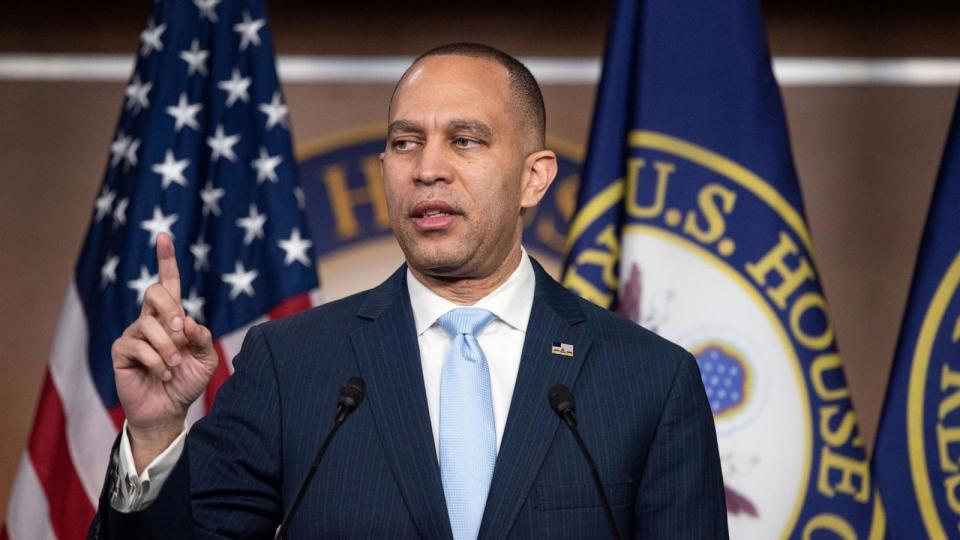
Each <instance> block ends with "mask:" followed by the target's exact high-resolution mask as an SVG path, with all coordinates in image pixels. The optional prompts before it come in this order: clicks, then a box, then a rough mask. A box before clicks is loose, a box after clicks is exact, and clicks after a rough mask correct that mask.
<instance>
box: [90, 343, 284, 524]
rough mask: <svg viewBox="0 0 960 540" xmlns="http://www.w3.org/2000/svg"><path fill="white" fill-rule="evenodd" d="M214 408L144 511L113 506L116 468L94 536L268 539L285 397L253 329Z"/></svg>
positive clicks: (275, 510) (278, 507) (276, 515)
mask: <svg viewBox="0 0 960 540" xmlns="http://www.w3.org/2000/svg"><path fill="white" fill-rule="evenodd" d="M234 368H235V371H234V373H233V375H232V376H231V377H230V378H229V379H228V380H227V382H226V383H225V384H224V385H223V386H222V387H221V388H220V391H219V392H218V394H217V398H216V401H215V403H214V406H213V408H212V409H211V411H210V413H209V414H208V415H207V416H206V417H205V418H203V419H201V420H200V421H199V422H197V423H196V425H194V426H193V428H192V429H191V430H190V433H189V434H188V435H187V441H186V445H185V448H184V452H183V454H182V455H181V456H180V459H179V460H178V462H177V465H176V467H174V470H173V472H171V473H170V477H169V478H168V479H167V481H166V482H165V483H164V485H163V488H162V489H161V491H160V494H159V495H158V497H157V499H156V500H155V501H153V503H152V504H150V506H148V507H147V508H145V509H144V510H142V511H139V512H131V513H128V514H124V513H121V512H117V511H115V510H113V509H112V508H111V506H110V490H111V489H112V486H113V483H114V481H115V479H116V466H115V464H114V466H111V467H110V470H109V471H108V474H107V481H106V482H105V483H104V488H103V492H102V494H101V497H100V506H99V512H98V514H97V516H96V517H95V518H94V523H93V525H92V526H91V530H90V535H89V538H97V539H113V538H118V539H119V538H143V539H151V538H157V539H160V538H183V539H189V538H204V539H207V538H210V539H220V538H224V539H225V538H231V539H234V538H235V539H245V538H265V537H271V536H272V535H273V531H274V529H276V526H277V524H278V523H279V521H280V516H281V512H282V501H281V496H280V491H279V489H280V474H281V471H280V462H281V459H280V455H281V454H280V452H281V445H280V433H281V425H280V397H279V393H278V390H277V376H276V372H275V366H274V362H273V358H272V355H271V352H270V349H269V345H268V343H267V340H266V338H265V336H264V335H263V332H262V331H261V330H260V329H259V327H254V328H252V329H251V330H250V331H249V332H248V333H247V336H246V338H245V339H244V343H243V347H242V349H241V351H240V353H239V354H238V355H237V357H236V358H235V359H234Z"/></svg>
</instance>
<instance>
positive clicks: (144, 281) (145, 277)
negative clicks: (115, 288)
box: [127, 265, 158, 304]
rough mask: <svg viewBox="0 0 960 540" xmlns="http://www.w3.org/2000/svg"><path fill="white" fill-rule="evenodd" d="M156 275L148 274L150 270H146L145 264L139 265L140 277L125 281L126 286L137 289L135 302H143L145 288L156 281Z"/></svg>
mask: <svg viewBox="0 0 960 540" xmlns="http://www.w3.org/2000/svg"><path fill="white" fill-rule="evenodd" d="M157 275H158V274H153V275H150V272H149V271H148V270H147V267H146V266H145V265H140V277H139V278H137V279H131V280H130V281H128V282H127V288H129V289H134V290H136V291H137V303H138V304H142V303H143V295H144V294H146V292H147V289H148V288H149V287H150V286H151V285H153V284H154V283H156V282H157Z"/></svg>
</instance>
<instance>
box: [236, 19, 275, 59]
mask: <svg viewBox="0 0 960 540" xmlns="http://www.w3.org/2000/svg"><path fill="white" fill-rule="evenodd" d="M266 24H267V21H266V20H264V19H257V20H253V19H251V18H250V12H249V11H247V10H243V22H239V23H237V24H235V25H233V31H234V32H237V33H238V34H240V50H241V51H244V50H246V49H247V47H248V46H249V45H250V44H251V43H252V44H253V46H254V47H258V46H260V36H259V35H258V32H260V29H261V28H263V27H264V26H266Z"/></svg>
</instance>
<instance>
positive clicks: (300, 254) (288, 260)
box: [277, 227, 313, 267]
mask: <svg viewBox="0 0 960 540" xmlns="http://www.w3.org/2000/svg"><path fill="white" fill-rule="evenodd" d="M277 245H278V246H280V249H282V250H283V252H284V253H285V255H284V257H283V264H285V265H286V266H290V265H291V264H293V262H294V261H297V262H300V263H302V264H303V265H304V266H306V267H309V266H310V259H309V258H308V257H307V250H308V249H310V246H312V245H313V242H312V241H310V240H307V239H305V238H301V237H300V229H299V228H298V227H294V228H293V232H291V233H290V238H288V239H286V240H279V241H277Z"/></svg>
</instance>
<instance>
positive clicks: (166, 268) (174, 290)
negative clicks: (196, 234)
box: [157, 233, 180, 302]
mask: <svg viewBox="0 0 960 540" xmlns="http://www.w3.org/2000/svg"><path fill="white" fill-rule="evenodd" d="M157 268H158V270H159V272H160V284H161V285H163V288H164V289H166V290H167V292H168V293H170V296H172V297H173V298H174V299H176V300H177V301H178V302H179V301H180V270H179V269H178V268H177V255H176V252H175V251H174V249H173V239H172V238H170V235H168V234H166V233H160V234H158V235H157Z"/></svg>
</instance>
